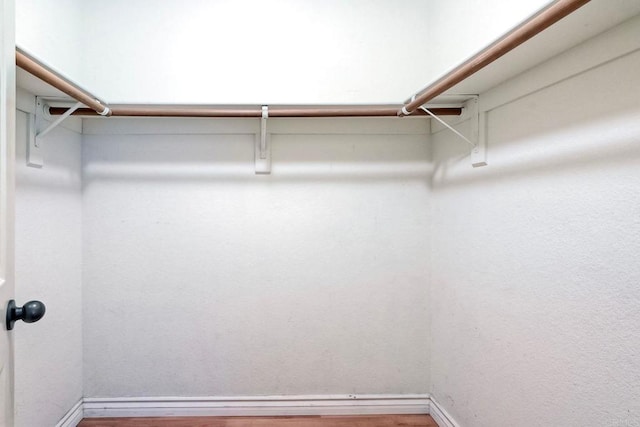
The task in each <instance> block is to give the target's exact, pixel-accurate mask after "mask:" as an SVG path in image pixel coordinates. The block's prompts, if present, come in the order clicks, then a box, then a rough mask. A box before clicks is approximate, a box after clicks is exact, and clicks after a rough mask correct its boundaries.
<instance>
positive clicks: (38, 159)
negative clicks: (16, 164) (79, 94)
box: [27, 97, 83, 168]
mask: <svg viewBox="0 0 640 427" xmlns="http://www.w3.org/2000/svg"><path fill="white" fill-rule="evenodd" d="M82 105H83V104H82V103H81V102H76V103H75V104H74V105H73V106H72V107H70V108H69V109H68V110H67V111H65V112H64V114H62V115H61V116H60V117H58V118H57V119H56V120H54V121H53V122H52V123H51V124H49V126H47V127H46V128H45V129H44V130H40V129H42V128H43V127H44V123H45V119H50V118H51V116H50V115H49V114H48V112H47V108H46V103H45V102H44V100H43V99H42V98H40V97H37V98H36V113H35V114H29V115H28V120H29V129H28V135H27V166H31V167H34V168H41V167H42V166H43V165H44V156H43V139H44V137H45V136H46V135H47V134H48V133H49V132H51V131H52V130H53V129H55V128H56V127H57V126H58V125H60V123H62V122H63V121H65V119H67V117H69V116H70V115H71V114H73V112H74V111H76V110H77V109H78V108H80V107H82Z"/></svg>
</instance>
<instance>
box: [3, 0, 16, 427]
mask: <svg viewBox="0 0 640 427" xmlns="http://www.w3.org/2000/svg"><path fill="white" fill-rule="evenodd" d="M14 1H15V0H0V325H1V326H0V427H10V426H13V340H12V338H11V332H9V331H7V329H6V327H5V316H6V308H7V304H8V302H9V300H11V299H13V295H14V292H13V270H14V268H13V267H14V266H13V249H14V244H13V222H14V220H13V213H14V210H13V188H14V169H13V165H14V161H15V128H16V126H15V122H16V114H15V113H16V79H15V75H16V67H15V63H16V61H15V49H16V47H15V26H14V25H15V23H14V21H15V11H14V6H15V3H14Z"/></svg>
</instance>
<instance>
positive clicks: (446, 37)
mask: <svg viewBox="0 0 640 427" xmlns="http://www.w3.org/2000/svg"><path fill="white" fill-rule="evenodd" d="M550 3H552V1H551V0H526V1H505V0H455V1H446V0H432V1H429V14H428V15H426V16H425V17H424V18H425V22H424V26H425V28H428V31H429V33H428V36H429V41H430V44H429V53H428V57H429V61H428V62H427V63H426V66H425V67H424V68H423V69H422V70H421V71H422V75H423V78H424V79H425V84H423V86H425V85H426V84H429V83H431V82H432V81H433V80H435V79H436V78H438V77H441V76H442V75H444V74H445V73H446V72H448V71H449V70H450V69H452V68H453V67H455V66H457V65H459V64H460V63H462V62H463V61H465V60H466V59H468V58H470V57H471V56H472V55H474V54H476V53H477V52H479V51H480V50H482V49H484V48H485V47H487V46H488V45H490V44H491V43H493V42H494V41H496V40H497V39H499V38H500V37H501V36H502V35H504V34H506V33H507V32H509V31H510V30H512V29H513V28H514V27H516V26H517V25H519V24H520V23H522V22H524V21H525V20H527V19H528V18H529V17H530V16H532V15H534V14H535V13H537V12H538V11H539V10H541V9H543V8H544V7H545V6H547V5H548V4H550ZM414 90H416V89H414Z"/></svg>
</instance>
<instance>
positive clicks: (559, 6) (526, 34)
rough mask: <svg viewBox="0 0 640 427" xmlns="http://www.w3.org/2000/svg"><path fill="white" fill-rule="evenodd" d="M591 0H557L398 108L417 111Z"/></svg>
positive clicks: (401, 113)
mask: <svg viewBox="0 0 640 427" xmlns="http://www.w3.org/2000/svg"><path fill="white" fill-rule="evenodd" d="M588 2H589V0H557V1H556V2H554V3H553V4H551V5H550V6H549V7H547V8H546V9H544V10H543V11H542V12H540V13H539V14H537V15H536V16H534V17H532V18H531V19H529V20H528V21H526V22H525V23H523V24H522V25H520V26H519V27H517V28H516V29H514V30H513V31H511V32H510V33H508V34H507V35H505V36H504V37H502V38H501V39H499V40H498V41H496V42H495V43H493V44H492V45H490V46H489V47H487V48H486V49H484V50H482V51H481V52H480V53H478V54H476V55H474V56H473V57H471V59H469V60H467V61H466V62H464V63H462V64H461V65H459V66H457V67H456V68H454V69H453V70H452V71H451V72H449V73H448V74H446V75H445V76H444V77H442V78H440V79H438V80H436V81H435V82H434V83H433V84H431V85H430V86H428V87H427V88H425V89H423V90H422V91H420V92H419V93H418V94H416V95H415V96H414V97H412V98H411V99H409V100H407V101H405V105H404V106H403V107H402V108H401V109H400V110H399V111H398V112H397V114H398V116H401V117H402V116H408V115H410V114H412V113H414V112H415V111H416V110H417V109H418V107H420V106H421V105H424V104H426V103H428V102H429V101H432V100H433V99H434V98H435V97H436V96H438V95H441V94H443V93H444V92H446V91H447V90H449V89H451V88H452V87H453V86H455V85H457V84H458V83H460V82H461V81H463V80H464V79H466V78H467V77H469V76H471V75H473V74H475V73H476V72H477V71H479V70H481V69H482V68H484V67H486V66H487V65H489V64H491V63H492V62H493V61H495V60H496V59H498V58H500V57H501V56H503V55H504V54H505V53H507V52H509V51H511V50H512V49H514V48H516V47H518V46H520V45H521V44H522V43H524V42H526V41H527V40H529V39H530V38H532V37H533V36H535V35H536V34H538V33H540V32H542V31H543V30H545V29H546V28H548V27H550V26H551V25H553V24H555V23H556V22H558V21H559V20H561V19H562V18H564V17H565V16H567V15H569V14H570V13H572V12H574V11H575V10H577V9H578V8H580V7H582V6H584V5H585V4H587V3H588Z"/></svg>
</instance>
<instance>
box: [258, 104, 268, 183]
mask: <svg viewBox="0 0 640 427" xmlns="http://www.w3.org/2000/svg"><path fill="white" fill-rule="evenodd" d="M268 118H269V107H268V106H266V105H263V106H262V118H261V119H260V134H256V138H255V150H254V151H255V167H256V174H270V173H271V134H270V133H269V132H267V119H268Z"/></svg>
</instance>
